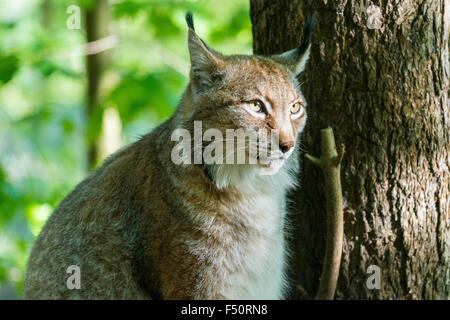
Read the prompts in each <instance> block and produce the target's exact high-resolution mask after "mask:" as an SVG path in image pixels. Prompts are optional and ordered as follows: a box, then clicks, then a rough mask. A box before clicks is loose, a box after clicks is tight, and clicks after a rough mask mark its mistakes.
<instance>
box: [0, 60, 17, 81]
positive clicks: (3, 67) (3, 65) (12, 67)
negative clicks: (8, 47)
mask: <svg viewBox="0 0 450 320" xmlns="http://www.w3.org/2000/svg"><path fill="white" fill-rule="evenodd" d="M18 69H19V58H17V56H15V55H13V54H10V55H7V56H0V81H1V82H3V83H7V82H9V81H10V80H11V79H12V78H13V77H14V74H15V73H16V71H17V70H18Z"/></svg>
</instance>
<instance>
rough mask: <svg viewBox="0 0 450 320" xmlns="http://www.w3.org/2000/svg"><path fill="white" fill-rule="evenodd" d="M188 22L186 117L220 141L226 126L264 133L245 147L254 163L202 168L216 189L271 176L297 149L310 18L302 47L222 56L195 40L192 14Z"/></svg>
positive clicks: (303, 116) (303, 113)
mask: <svg viewBox="0 0 450 320" xmlns="http://www.w3.org/2000/svg"><path fill="white" fill-rule="evenodd" d="M186 21H187V24H188V27H189V31H188V32H189V35H188V47H189V53H190V60H191V71H190V84H189V87H188V90H187V92H188V94H187V95H188V96H189V99H190V102H189V103H186V105H188V106H187V107H186V110H185V114H186V117H187V118H188V120H189V121H195V120H201V121H202V126H203V130H207V129H209V128H215V129H218V130H220V131H221V132H222V134H223V137H224V138H223V140H229V137H227V135H226V131H227V129H243V130H244V131H245V132H250V131H252V132H266V133H267V134H265V135H263V136H261V135H260V136H259V137H260V138H259V139H258V141H257V142H256V143H254V142H250V143H247V144H246V145H245V150H247V151H249V153H250V154H253V155H254V157H256V159H255V160H256V161H255V164H253V165H251V164H245V165H229V164H226V163H224V164H217V163H216V164H213V165H206V166H205V169H207V171H208V173H209V175H210V176H211V177H212V178H213V179H214V180H215V182H216V183H217V185H218V186H219V187H224V186H226V185H229V184H233V183H236V182H237V180H242V179H244V177H251V176H259V175H274V174H275V173H277V172H278V171H279V169H280V168H281V167H282V166H283V165H284V164H285V162H287V160H288V158H290V156H291V155H292V154H293V153H294V150H295V149H298V148H296V145H297V138H298V136H299V134H300V133H301V132H302V130H303V128H304V126H305V122H306V109H305V108H306V101H305V98H304V97H303V95H302V92H301V90H300V84H299V82H298V80H297V76H298V75H299V74H300V73H301V72H302V71H303V70H304V68H305V65H306V62H307V60H308V58H309V52H310V47H311V42H310V41H311V32H312V29H313V25H314V16H313V17H312V18H311V19H310V20H309V21H308V22H307V23H306V25H305V27H304V33H303V41H302V43H301V45H300V47H298V48H296V49H293V50H290V51H287V52H285V53H282V54H278V55H271V56H259V55H230V56H226V55H223V54H221V53H219V52H217V51H215V50H213V49H212V48H210V47H209V46H208V45H207V44H206V43H205V42H204V41H203V40H202V39H200V38H199V36H198V35H197V34H196V32H195V29H194V24H193V19H192V15H191V14H190V13H188V14H187V15H186ZM233 139H234V138H233ZM237 145H238V143H235V144H234V147H233V148H234V150H233V151H234V152H236V151H238V149H239V147H237ZM225 148H226V146H225ZM241 149H242V148H241ZM251 150H254V151H255V152H253V153H252V152H251ZM227 151H229V150H224V153H226V152H227ZM227 157H228V154H227ZM233 157H234V156H233ZM249 158H252V156H251V155H250V156H249ZM249 158H247V159H249ZM292 158H296V157H292ZM295 161H297V160H295ZM227 163H228V162H227Z"/></svg>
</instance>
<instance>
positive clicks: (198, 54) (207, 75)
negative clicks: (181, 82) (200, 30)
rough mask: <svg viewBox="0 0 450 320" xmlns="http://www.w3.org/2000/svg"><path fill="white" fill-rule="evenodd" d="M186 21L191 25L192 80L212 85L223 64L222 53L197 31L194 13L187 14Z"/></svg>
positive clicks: (189, 38)
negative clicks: (212, 47) (214, 48)
mask: <svg viewBox="0 0 450 320" xmlns="http://www.w3.org/2000/svg"><path fill="white" fill-rule="evenodd" d="M186 23H187V25H188V27H189V35H188V47H189V55H190V59H191V80H192V81H193V82H194V83H195V84H197V85H199V86H205V85H211V84H212V83H213V82H214V81H215V80H216V79H218V77H217V75H218V73H217V71H218V67H219V65H220V64H221V61H222V60H221V58H220V57H221V54H220V53H218V52H216V51H214V50H213V49H211V48H210V47H209V46H208V45H207V44H206V43H205V42H204V41H203V40H202V39H200V37H199V36H198V35H197V34H196V33H195V29H194V21H193V18H192V13H190V12H188V13H187V14H186Z"/></svg>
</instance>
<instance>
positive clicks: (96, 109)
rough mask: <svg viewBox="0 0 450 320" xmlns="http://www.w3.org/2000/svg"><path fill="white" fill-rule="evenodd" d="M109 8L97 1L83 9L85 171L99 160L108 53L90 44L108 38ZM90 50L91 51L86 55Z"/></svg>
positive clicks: (104, 0) (105, 2)
mask: <svg viewBox="0 0 450 320" xmlns="http://www.w3.org/2000/svg"><path fill="white" fill-rule="evenodd" d="M109 14H110V12H109V5H108V1H107V0H96V1H95V2H93V3H90V4H88V7H87V8H86V40H87V42H88V49H87V53H86V54H87V58H86V73H87V104H86V121H87V137H86V140H87V165H88V169H92V168H94V167H95V165H96V163H97V160H98V157H99V153H100V151H99V148H98V142H99V139H100V135H101V128H102V115H103V109H102V108H101V107H100V106H99V100H100V90H99V88H100V82H101V78H102V75H103V72H104V69H105V66H106V65H107V62H108V60H109V54H108V52H105V51H104V50H103V49H102V48H101V44H97V46H96V47H99V48H96V49H95V50H92V49H89V45H92V44H95V41H98V40H101V39H104V38H105V37H107V36H108V35H109V31H108V26H109ZM89 51H93V52H89Z"/></svg>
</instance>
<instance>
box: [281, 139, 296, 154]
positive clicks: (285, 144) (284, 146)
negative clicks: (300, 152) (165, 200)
mask: <svg viewBox="0 0 450 320" xmlns="http://www.w3.org/2000/svg"><path fill="white" fill-rule="evenodd" d="M294 146H295V142H294V141H287V142H283V143H280V150H281V151H282V152H283V153H286V152H288V151H289V150H291V148H293V147H294Z"/></svg>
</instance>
